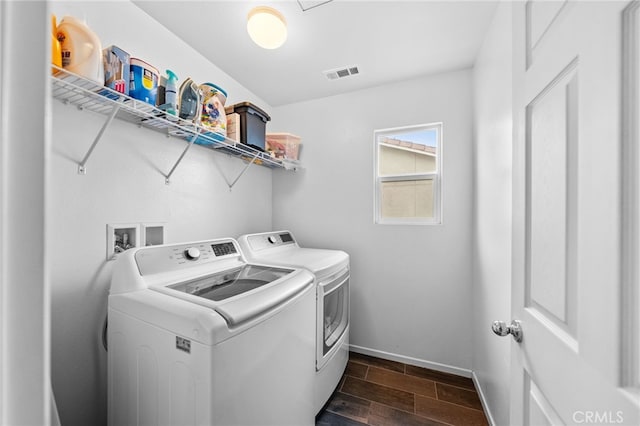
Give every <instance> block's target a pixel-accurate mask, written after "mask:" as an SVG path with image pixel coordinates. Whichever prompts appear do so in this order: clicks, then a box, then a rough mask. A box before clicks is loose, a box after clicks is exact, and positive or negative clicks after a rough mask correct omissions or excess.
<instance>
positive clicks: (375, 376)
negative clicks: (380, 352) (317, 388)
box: [316, 352, 488, 426]
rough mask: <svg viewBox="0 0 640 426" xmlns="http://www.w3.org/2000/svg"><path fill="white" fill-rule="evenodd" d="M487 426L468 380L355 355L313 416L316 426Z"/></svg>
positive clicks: (350, 357) (475, 393) (473, 389)
mask: <svg viewBox="0 0 640 426" xmlns="http://www.w3.org/2000/svg"><path fill="white" fill-rule="evenodd" d="M487 424H488V423H487V419H486V417H485V415H484V412H483V411H482V405H481V404H480V398H479V397H478V394H477V392H476V389H475V387H474V386H473V381H472V380H471V379H468V378H466V377H460V376H456V375H453V374H448V373H441V372H439V371H434V370H429V369H426V368H421V367H415V366H411V365H406V364H402V363H399V362H395V361H388V360H384V359H380V358H374V357H371V356H367V355H362V354H357V353H355V352H350V353H349V363H348V364H347V369H346V371H345V374H344V376H343V377H342V380H341V381H340V384H339V385H338V388H337V389H336V391H335V392H334V394H333V395H332V396H331V398H330V400H329V402H327V404H326V405H325V407H324V409H323V410H322V411H321V412H320V413H319V414H318V416H317V417H316V426H359V425H374V426H396V425H397V426H414V425H416V426H418V425H434V426H435V425H465V426H466V425H473V426H475V425H487Z"/></svg>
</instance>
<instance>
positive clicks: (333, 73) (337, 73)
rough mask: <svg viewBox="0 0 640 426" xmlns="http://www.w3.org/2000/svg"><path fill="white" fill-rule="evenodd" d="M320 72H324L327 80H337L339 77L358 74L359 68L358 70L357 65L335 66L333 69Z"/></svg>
mask: <svg viewBox="0 0 640 426" xmlns="http://www.w3.org/2000/svg"><path fill="white" fill-rule="evenodd" d="M322 74H324V75H325V77H327V79H328V80H338V79H341V78H345V77H349V76H352V75H356V74H360V70H358V67H357V66H355V65H354V66H351V67H344V68H336V69H333V70H328V71H323V72H322Z"/></svg>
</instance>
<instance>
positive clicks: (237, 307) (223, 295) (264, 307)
mask: <svg viewBox="0 0 640 426" xmlns="http://www.w3.org/2000/svg"><path fill="white" fill-rule="evenodd" d="M312 285H313V275H311V274H310V273H309V272H308V271H304V270H301V269H285V268H278V267H271V266H264V265H249V264H245V265H243V266H241V267H237V268H233V269H228V270H225V271H219V272H216V273H214V274H209V275H206V276H203V277H199V278H195V279H192V280H187V281H182V282H179V283H175V284H168V285H150V286H149V288H150V289H151V290H155V291H158V292H160V293H164V294H167V295H170V296H173V297H177V298H179V299H183V300H186V301H189V302H192V303H196V304H198V305H201V306H205V307H208V308H211V309H213V310H215V311H216V312H217V313H218V314H220V315H221V316H222V317H223V318H224V319H225V321H226V323H227V324H228V326H229V327H235V326H237V325H240V324H242V323H244V322H246V321H252V320H259V319H260V318H261V317H265V316H268V315H270V313H271V312H274V311H275V310H277V309H278V307H279V306H283V305H284V304H285V303H286V302H288V301H289V300H290V299H292V298H293V297H295V296H296V295H297V294H299V293H301V292H303V291H305V290H307V289H308V288H309V287H310V286H312Z"/></svg>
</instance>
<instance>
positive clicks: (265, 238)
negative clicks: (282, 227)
mask: <svg viewBox="0 0 640 426" xmlns="http://www.w3.org/2000/svg"><path fill="white" fill-rule="evenodd" d="M247 242H248V243H249V246H250V247H251V250H253V251H260V250H265V249H269V248H273V247H280V246H285V245H296V241H295V240H294V238H293V235H291V233H290V232H288V231H281V232H269V233H265V234H254V235H249V236H247Z"/></svg>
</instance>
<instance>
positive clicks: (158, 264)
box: [135, 239, 240, 276]
mask: <svg viewBox="0 0 640 426" xmlns="http://www.w3.org/2000/svg"><path fill="white" fill-rule="evenodd" d="M234 257H237V258H240V251H239V250H238V247H237V243H236V242H235V241H233V240H231V239H229V240H212V241H200V242H197V243H189V244H175V245H163V246H156V247H144V248H141V249H139V250H138V251H137V252H136V254H135V259H136V263H137V265H138V270H139V272H140V275H143V276H144V275H151V274H157V273H160V272H169V271H174V270H179V269H184V268H189V267H191V266H196V265H200V264H204V263H209V262H216V261H219V260H222V259H231V258H234Z"/></svg>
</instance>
